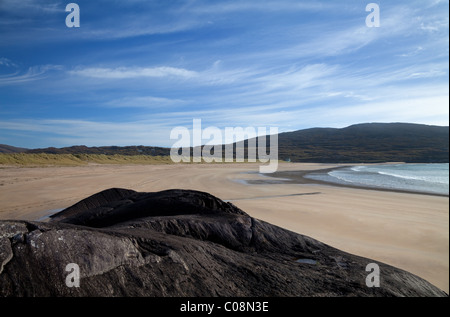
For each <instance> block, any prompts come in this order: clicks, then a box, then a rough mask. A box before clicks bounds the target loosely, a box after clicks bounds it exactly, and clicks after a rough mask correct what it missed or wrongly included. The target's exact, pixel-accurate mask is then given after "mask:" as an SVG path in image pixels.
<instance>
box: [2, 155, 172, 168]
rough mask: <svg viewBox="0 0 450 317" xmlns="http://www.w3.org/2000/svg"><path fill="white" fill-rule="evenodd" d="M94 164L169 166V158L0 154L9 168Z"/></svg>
mask: <svg viewBox="0 0 450 317" xmlns="http://www.w3.org/2000/svg"><path fill="white" fill-rule="evenodd" d="M89 163H96V164H171V163H172V161H171V159H170V156H150V155H118V154H116V155H104V154H46V153H37V154H35V153H6V154H5V153H0V165H9V166H11V165H12V166H28V167H30V166H39V167H41V166H82V165H87V164H89Z"/></svg>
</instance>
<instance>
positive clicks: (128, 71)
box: [68, 66, 198, 79]
mask: <svg viewBox="0 0 450 317" xmlns="http://www.w3.org/2000/svg"><path fill="white" fill-rule="evenodd" d="M68 73H69V74H72V75H78V76H84V77H92V78H104V79H127V78H141V77H156V78H160V77H179V78H194V77H197V76H198V74H197V72H195V71H191V70H187V69H183V68H176V67H167V66H162V67H153V68H151V67H118V68H99V67H88V68H83V69H77V70H71V71H69V72H68Z"/></svg>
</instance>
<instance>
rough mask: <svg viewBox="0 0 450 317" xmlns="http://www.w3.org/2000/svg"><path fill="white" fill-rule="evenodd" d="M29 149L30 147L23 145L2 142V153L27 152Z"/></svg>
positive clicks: (0, 146) (0, 151)
mask: <svg viewBox="0 0 450 317" xmlns="http://www.w3.org/2000/svg"><path fill="white" fill-rule="evenodd" d="M27 150H28V149H25V148H21V147H15V146H11V145H6V144H0V153H21V152H25V151H27Z"/></svg>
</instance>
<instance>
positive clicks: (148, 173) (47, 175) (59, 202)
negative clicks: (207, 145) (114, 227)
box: [0, 163, 449, 293]
mask: <svg viewBox="0 0 450 317" xmlns="http://www.w3.org/2000/svg"><path fill="white" fill-rule="evenodd" d="M333 166H336V165H324V164H303V163H302V164H301V163H298V164H293V163H286V164H281V165H280V166H279V170H281V171H286V170H316V169H322V168H329V167H333ZM258 168H259V165H258V164H212V165H207V164H203V165H154V166H151V165H146V166H137V165H136V166H131V165H130V166H109V165H89V166H84V167H48V168H13V167H11V168H2V169H1V170H0V219H25V220H36V219H39V218H41V217H43V216H45V215H46V214H47V213H48V211H49V210H54V209H59V208H65V207H68V206H70V205H72V204H74V203H76V202H78V201H80V200H81V199H83V198H86V197H87V196H89V195H92V194H94V193H97V192H99V191H101V190H103V189H107V188H111V187H120V188H128V189H133V190H136V191H141V192H142V191H159V190H164V189H172V188H179V189H194V190H200V191H206V192H209V193H211V194H213V195H215V196H217V197H219V198H221V199H223V200H228V201H232V202H233V204H235V205H236V206H238V207H239V208H241V209H243V210H245V211H246V212H247V213H249V214H250V215H251V216H253V217H255V218H259V219H261V220H265V221H268V222H270V223H272V224H275V225H278V226H281V227H284V228H286V229H289V230H292V231H294V232H298V233H301V234H305V235H308V236H311V237H313V238H315V239H317V240H320V241H322V242H324V243H327V244H329V245H332V246H334V247H336V248H339V249H341V250H343V251H347V252H350V253H353V254H357V255H361V256H364V257H368V258H372V259H375V260H378V261H381V262H385V263H387V264H391V265H394V266H396V267H399V268H402V269H405V270H407V271H409V272H411V273H414V274H416V275H419V276H420V277H423V278H425V279H426V280H428V281H430V282H431V283H433V284H434V285H436V286H438V287H440V288H441V289H443V290H444V291H446V292H447V293H448V291H449V225H448V224H449V200H448V197H438V196H430V195H419V194H408V193H397V192H386V191H375V190H365V189H357V188H343V187H336V186H329V185H320V184H267V183H261V184H253V185H248V184H246V182H245V181H244V180H259V179H265V177H264V176H261V175H259V174H258V173H257V172H258ZM381 274H382V272H381Z"/></svg>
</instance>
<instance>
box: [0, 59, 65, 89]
mask: <svg viewBox="0 0 450 317" xmlns="http://www.w3.org/2000/svg"><path fill="white" fill-rule="evenodd" d="M9 65H10V66H17V65H15V64H9ZM15 68H16V67H15ZM62 69H63V67H62V66H60V65H40V66H32V67H29V68H28V69H27V70H26V71H25V72H20V71H19V70H16V71H15V72H14V73H9V74H3V75H0V86H6V85H13V84H20V83H24V82H29V81H36V80H40V79H43V78H45V77H46V75H47V74H48V73H49V72H50V71H53V70H58V71H60V70H62Z"/></svg>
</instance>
